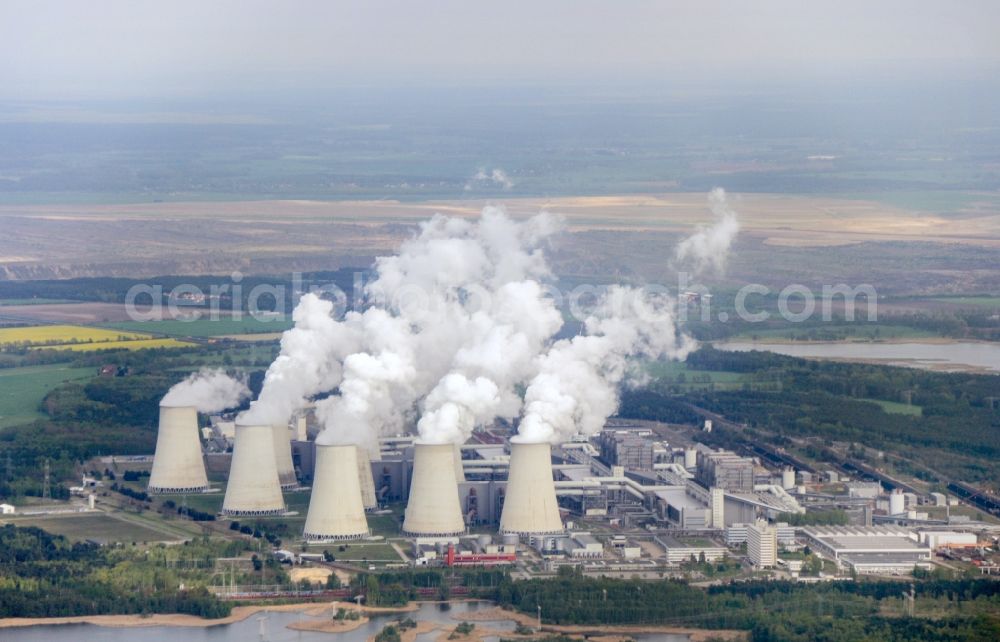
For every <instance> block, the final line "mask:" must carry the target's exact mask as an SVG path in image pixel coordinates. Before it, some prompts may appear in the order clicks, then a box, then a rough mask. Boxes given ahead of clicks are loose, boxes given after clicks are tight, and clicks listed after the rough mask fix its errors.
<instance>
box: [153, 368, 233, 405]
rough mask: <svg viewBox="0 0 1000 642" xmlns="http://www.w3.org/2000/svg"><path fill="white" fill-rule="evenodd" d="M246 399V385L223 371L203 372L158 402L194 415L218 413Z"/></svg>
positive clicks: (175, 388) (173, 388) (204, 370)
mask: <svg viewBox="0 0 1000 642" xmlns="http://www.w3.org/2000/svg"><path fill="white" fill-rule="evenodd" d="M249 396H250V389H249V388H247V385H246V382H244V381H241V380H239V379H234V378H233V377H230V376H229V375H228V374H226V372H225V371H224V370H219V369H215V370H213V369H203V370H200V371H198V372H195V373H192V374H191V375H190V376H189V377H188V378H187V379H185V380H184V381H181V382H180V383H178V384H176V385H174V387H172V388H171V389H170V390H168V391H167V394H166V395H164V396H163V399H162V400H160V404H161V405H164V406H194V407H195V408H197V409H198V412H221V411H223V410H225V409H226V408H233V407H235V406H238V405H240V403H242V402H243V400H244V399H246V398H247V397H249Z"/></svg>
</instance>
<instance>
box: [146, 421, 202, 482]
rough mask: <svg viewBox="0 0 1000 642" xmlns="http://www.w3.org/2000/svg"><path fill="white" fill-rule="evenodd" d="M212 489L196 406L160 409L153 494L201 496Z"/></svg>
mask: <svg viewBox="0 0 1000 642" xmlns="http://www.w3.org/2000/svg"><path fill="white" fill-rule="evenodd" d="M207 489H208V476H207V475H206V474H205V459H204V458H203V457H202V454H201V439H200V438H199V436H198V411H197V410H196V409H195V408H194V406H162V405H161V406H160V427H159V430H158V431H157V433H156V454H155V455H153V470H152V471H151V472H150V474H149V492H151V493H198V492H202V491H204V490H207Z"/></svg>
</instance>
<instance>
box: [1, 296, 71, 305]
mask: <svg viewBox="0 0 1000 642" xmlns="http://www.w3.org/2000/svg"><path fill="white" fill-rule="evenodd" d="M66 303H73V301H68V300H65V299H44V298H40V297H37V298H32V299H0V307H2V306H8V305H49V304H66Z"/></svg>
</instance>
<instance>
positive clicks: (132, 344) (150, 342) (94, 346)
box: [32, 339, 191, 352]
mask: <svg viewBox="0 0 1000 642" xmlns="http://www.w3.org/2000/svg"><path fill="white" fill-rule="evenodd" d="M190 345H191V344H190V343H189V342H187V341H178V340H177V339H132V340H129V341H98V342H96V343H68V344H64V345H58V346H44V347H45V348H47V349H49V350H73V351H74V352H90V351H93V350H121V349H125V350H144V349H146V348H182V347H184V346H190ZM41 348H42V347H41V346H36V347H33V348H32V350H40V349H41Z"/></svg>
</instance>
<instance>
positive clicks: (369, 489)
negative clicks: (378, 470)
mask: <svg viewBox="0 0 1000 642" xmlns="http://www.w3.org/2000/svg"><path fill="white" fill-rule="evenodd" d="M357 450H358V453H357V457H355V459H357V468H358V482H359V483H360V484H361V503H362V504H363V505H364V507H365V510H375V509H376V508H378V498H377V497H376V496H375V478H374V477H373V476H372V461H371V457H370V456H369V454H368V449H367V448H362V447H361V446H358V449H357Z"/></svg>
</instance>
